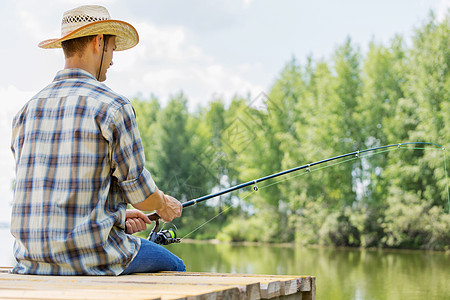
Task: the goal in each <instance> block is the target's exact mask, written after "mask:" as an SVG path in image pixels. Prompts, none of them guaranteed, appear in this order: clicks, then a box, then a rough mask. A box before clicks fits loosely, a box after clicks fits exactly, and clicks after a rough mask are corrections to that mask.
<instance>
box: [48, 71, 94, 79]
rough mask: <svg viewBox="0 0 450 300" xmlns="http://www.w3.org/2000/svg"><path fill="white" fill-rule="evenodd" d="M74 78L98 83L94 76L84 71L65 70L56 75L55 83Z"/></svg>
mask: <svg viewBox="0 0 450 300" xmlns="http://www.w3.org/2000/svg"><path fill="white" fill-rule="evenodd" d="M73 78H85V79H94V80H95V81H97V79H96V78H95V77H94V76H92V74H91V73H89V72H87V71H85V70H83V69H63V70H61V71H58V73H56V76H55V78H54V79H53V81H54V82H55V81H61V80H66V79H73Z"/></svg>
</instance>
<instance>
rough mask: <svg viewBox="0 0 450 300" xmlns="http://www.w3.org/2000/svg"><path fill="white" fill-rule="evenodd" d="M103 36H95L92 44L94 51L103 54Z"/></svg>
mask: <svg viewBox="0 0 450 300" xmlns="http://www.w3.org/2000/svg"><path fill="white" fill-rule="evenodd" d="M103 39H104V37H103V34H97V35H96V36H95V39H93V43H94V45H93V46H94V51H95V52H98V53H101V52H103Z"/></svg>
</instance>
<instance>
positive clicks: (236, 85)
mask: <svg viewBox="0 0 450 300" xmlns="http://www.w3.org/2000/svg"><path fill="white" fill-rule="evenodd" d="M135 27H136V29H137V30H138V32H139V35H140V42H139V44H138V46H136V48H135V49H132V50H130V51H125V52H117V53H116V54H114V55H115V56H114V67H113V70H111V71H110V73H109V76H110V81H109V83H110V84H111V86H112V87H113V88H114V89H116V90H117V91H118V92H119V93H122V94H125V95H127V96H134V95H136V94H138V93H140V94H143V95H150V94H154V95H156V96H157V97H159V98H160V99H162V101H163V102H164V98H166V97H168V96H169V95H171V94H175V93H177V92H179V91H180V90H182V91H183V92H184V93H185V94H186V96H187V97H188V99H189V100H190V101H189V102H190V104H191V105H192V106H193V107H195V106H196V105H197V104H198V103H205V102H206V101H208V100H210V98H205V97H211V96H212V95H217V94H220V95H223V96H224V97H226V99H225V100H229V99H231V97H232V96H233V95H235V94H236V93H238V94H240V95H246V94H247V93H248V92H252V93H253V94H257V93H259V92H261V90H262V86H261V85H258V84H254V83H252V82H251V81H250V80H249V79H248V78H246V76H245V75H246V74H247V75H249V74H251V72H250V70H251V68H252V67H255V66H256V67H257V68H258V69H261V64H246V66H242V65H241V66H239V65H237V66H236V67H233V66H228V65H225V64H223V63H220V62H218V61H217V60H216V59H215V58H214V57H213V56H212V55H210V54H208V53H205V51H204V50H203V49H201V48H200V47H199V46H197V45H196V44H195V43H194V42H193V39H191V37H192V35H191V33H190V32H189V31H188V30H187V29H186V28H185V27H181V26H157V25H155V24H152V23H149V22H141V23H137V24H135ZM119 73H120V78H121V79H120V81H119V80H117V79H118V78H119ZM124 74H126V76H124ZM123 78H127V80H125V81H124V80H123Z"/></svg>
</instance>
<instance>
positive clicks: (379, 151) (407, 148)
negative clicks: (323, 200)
mask: <svg viewBox="0 0 450 300" xmlns="http://www.w3.org/2000/svg"><path fill="white" fill-rule="evenodd" d="M417 144H424V143H421V142H411V143H404V144H398V147H397V148H385V149H381V150H373V151H372V152H371V153H367V154H360V151H356V154H355V156H354V157H351V158H347V159H344V160H341V161H338V162H334V163H329V164H327V165H325V166H320V167H317V168H313V169H311V167H310V166H309V165H307V166H308V167H307V168H306V171H304V172H303V173H299V174H295V175H292V176H288V177H286V178H284V179H281V180H278V181H275V182H272V183H269V184H267V185H264V186H261V187H259V186H257V185H256V180H254V186H253V192H250V193H248V194H247V195H245V196H244V197H242V198H241V200H244V199H246V198H247V197H249V196H250V195H251V194H253V193H254V192H256V191H258V190H262V189H266V188H269V187H271V186H273V185H275V184H279V183H281V182H284V181H287V180H291V179H293V178H297V177H300V176H303V175H306V174H309V173H311V172H316V171H319V170H323V169H326V168H330V167H333V166H337V165H340V164H344V163H347V162H350V161H354V160H358V159H360V160H361V159H364V158H369V157H372V156H374V155H378V154H382V153H385V152H391V151H395V150H398V149H404V150H439V149H441V150H443V151H444V172H445V177H446V184H447V202H448V206H449V212H450V194H449V183H448V175H447V160H446V151H445V148H444V147H442V146H441V145H438V144H434V143H425V144H427V145H434V146H438V147H439V149H438V148H432V147H417V146H414V147H409V146H407V145H417ZM405 146H406V147H405ZM233 207H234V205H233V204H232V205H230V206H228V207H226V208H225V209H223V210H222V211H221V212H220V213H218V214H216V215H215V216H213V217H212V218H210V219H209V220H207V221H206V222H204V223H202V224H201V225H200V226H198V227H196V228H195V229H193V230H192V231H191V232H189V233H188V234H186V235H185V236H184V237H182V238H181V240H183V239H184V238H186V237H188V236H189V235H191V234H192V233H194V232H196V231H197V230H199V229H200V228H202V227H203V226H205V225H206V224H208V223H210V222H211V221H213V220H214V219H216V218H217V217H219V216H220V215H222V214H224V213H225V212H227V211H228V210H230V209H231V208H233Z"/></svg>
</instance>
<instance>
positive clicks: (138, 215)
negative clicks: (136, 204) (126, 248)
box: [125, 209, 152, 234]
mask: <svg viewBox="0 0 450 300" xmlns="http://www.w3.org/2000/svg"><path fill="white" fill-rule="evenodd" d="M150 223H152V221H150V219H149V218H148V217H147V215H146V214H144V213H143V212H142V211H140V210H137V209H128V210H127V212H126V215H125V225H126V230H125V232H126V233H128V234H133V233H136V232H141V231H144V230H145V229H146V228H147V226H146V224H150Z"/></svg>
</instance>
